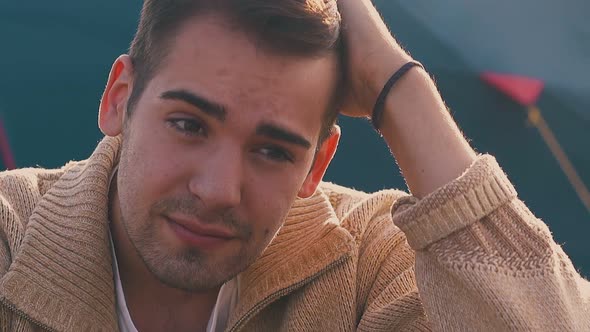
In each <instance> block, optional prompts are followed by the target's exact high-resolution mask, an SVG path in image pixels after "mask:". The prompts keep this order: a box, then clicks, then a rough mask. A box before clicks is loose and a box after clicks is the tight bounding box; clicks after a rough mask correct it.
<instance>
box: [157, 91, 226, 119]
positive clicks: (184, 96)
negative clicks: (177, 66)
mask: <svg viewBox="0 0 590 332" xmlns="http://www.w3.org/2000/svg"><path fill="white" fill-rule="evenodd" d="M160 98H162V99H167V100H180V101H184V102H185V103H188V104H191V105H193V106H195V107H196V108H198V109H200V110H201V111H203V112H205V113H207V114H208V115H210V116H212V117H214V118H216V119H217V120H219V121H222V122H223V121H225V116H226V115H227V111H226V110H225V107H224V106H223V105H220V104H218V103H216V102H213V101H210V100H207V99H206V98H204V97H201V96H198V95H196V94H194V93H192V92H190V91H187V90H184V89H179V90H168V91H165V92H163V93H162V94H161V95H160Z"/></svg>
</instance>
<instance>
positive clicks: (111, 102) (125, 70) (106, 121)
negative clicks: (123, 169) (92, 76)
mask: <svg viewBox="0 0 590 332" xmlns="http://www.w3.org/2000/svg"><path fill="white" fill-rule="evenodd" d="M132 82H133V64H132V63H131V59H130V58H129V56H128V55H121V56H119V57H118V58H117V60H115V63H113V67H112V68H111V72H110V74H109V80H108V82H107V86H106V88H105V90H104V93H103V95H102V99H101V101H100V108H99V112H98V127H99V128H100V130H101V131H102V133H103V134H105V135H107V136H117V135H119V134H120V133H121V132H122V131H123V121H124V119H125V112H126V110H127V101H128V99H129V95H130V94H131V89H132Z"/></svg>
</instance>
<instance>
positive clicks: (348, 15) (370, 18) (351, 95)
mask: <svg viewBox="0 0 590 332" xmlns="http://www.w3.org/2000/svg"><path fill="white" fill-rule="evenodd" d="M338 8H339V10H340V14H341V16H342V22H343V27H342V33H343V36H344V46H345V49H346V56H345V62H346V67H347V73H346V75H347V76H346V77H347V79H348V91H347V92H348V94H347V96H346V100H345V102H344V108H343V109H342V111H341V113H343V114H345V115H348V116H354V117H371V112H372V109H373V105H374V103H375V100H376V99H377V96H378V94H379V92H380V91H381V88H382V87H383V85H384V84H385V82H386V81H387V79H388V78H389V75H391V74H392V73H393V72H395V71H396V70H397V69H399V68H400V67H401V66H402V65H404V64H405V63H406V62H408V61H410V60H411V59H412V58H411V57H410V56H409V55H408V54H407V53H406V52H404V51H403V50H402V49H401V47H399V45H398V44H397V43H396V41H395V40H394V38H393V37H392V36H391V34H390V33H389V30H388V29H387V27H386V26H385V24H384V23H383V21H382V20H381V17H380V15H379V13H378V12H377V10H376V9H375V7H374V6H373V5H372V4H371V2H370V1H368V0H338Z"/></svg>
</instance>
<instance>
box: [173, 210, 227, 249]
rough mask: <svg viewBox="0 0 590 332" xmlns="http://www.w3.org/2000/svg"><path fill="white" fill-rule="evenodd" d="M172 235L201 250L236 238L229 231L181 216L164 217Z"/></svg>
mask: <svg viewBox="0 0 590 332" xmlns="http://www.w3.org/2000/svg"><path fill="white" fill-rule="evenodd" d="M165 219H166V221H168V224H169V225H170V227H171V228H172V230H173V231H174V233H175V234H176V235H177V236H178V237H179V238H180V239H181V240H182V241H183V242H186V243H187V244H189V245H191V246H195V247H200V248H203V249H206V248H212V247H215V246H217V245H220V244H222V243H225V242H227V241H229V240H232V239H234V238H236V235H235V234H234V233H232V232H231V231H229V230H227V229H224V228H222V227H219V226H217V225H209V224H205V223H203V222H201V221H200V220H198V219H195V218H188V217H185V216H181V215H171V216H165Z"/></svg>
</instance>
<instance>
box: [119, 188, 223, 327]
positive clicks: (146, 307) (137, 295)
mask: <svg viewBox="0 0 590 332" xmlns="http://www.w3.org/2000/svg"><path fill="white" fill-rule="evenodd" d="M115 183H116V180H113V181H112V184H111V190H110V193H109V201H110V202H109V210H110V219H111V223H110V224H111V225H110V229H111V236H112V239H113V244H114V248H115V254H116V258H117V263H118V266H119V275H120V279H121V284H122V287H123V292H124V294H125V301H126V303H127V308H128V310H129V314H130V316H131V319H132V321H133V324H134V325H135V327H136V328H137V330H138V331H140V332H146V331H148V332H149V331H205V330H206V328H207V324H208V322H209V318H210V316H211V312H212V310H213V307H214V306H215V302H216V300H217V295H218V293H219V289H220V288H219V287H218V288H216V289H212V290H209V291H207V292H199V293H197V292H187V291H184V290H180V289H176V288H172V287H169V286H167V285H165V284H163V283H162V282H161V281H160V280H158V279H157V278H156V277H155V276H154V275H153V274H152V273H151V272H150V271H149V270H148V268H147V267H146V265H145V263H144V262H143V260H142V259H141V257H139V254H138V253H137V251H136V250H135V248H134V247H133V245H132V243H131V242H130V240H129V238H128V236H127V233H126V231H125V228H124V226H123V225H122V224H121V215H120V209H119V203H118V196H117V190H116V184H115Z"/></svg>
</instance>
